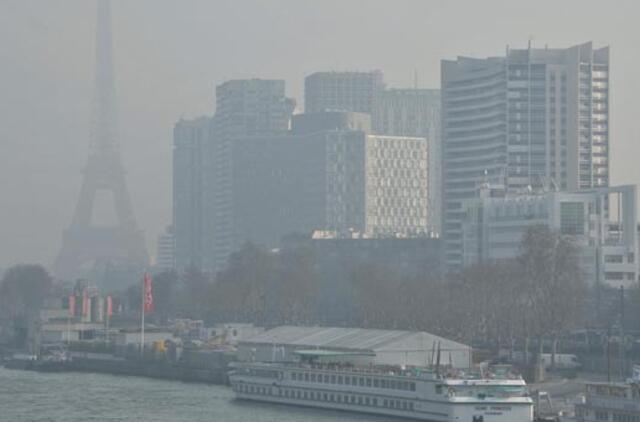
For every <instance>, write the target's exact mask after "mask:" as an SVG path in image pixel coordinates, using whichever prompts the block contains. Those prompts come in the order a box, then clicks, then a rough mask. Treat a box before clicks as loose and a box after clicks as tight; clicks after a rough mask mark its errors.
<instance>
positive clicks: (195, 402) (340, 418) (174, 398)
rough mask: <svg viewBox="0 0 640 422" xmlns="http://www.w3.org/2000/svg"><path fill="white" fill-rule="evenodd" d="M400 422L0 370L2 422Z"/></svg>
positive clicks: (168, 385) (159, 384)
mask: <svg viewBox="0 0 640 422" xmlns="http://www.w3.org/2000/svg"><path fill="white" fill-rule="evenodd" d="M26 421H28V422H45V421H47V422H49V421H50V422H58V421H60V422H86V421H141V422H205V421H206V422H297V421H301V422H364V421H370V422H399V421H398V420H397V419H389V418H379V417H372V416H367V415H356V414H350V413H343V412H332V411H324V410H316V409H305V408H298V407H289V406H278V405H269V404H257V403H249V402H242V401H235V400H233V394H232V392H231V390H230V389H228V388H226V387H221V386H212V385H205V384H187V383H181V382H175V381H160V380H153V379H146V378H138V377H116V376H112V375H101V374H86V373H52V374H45V373H39V372H31V371H20V370H9V369H4V368H2V367H0V422H26Z"/></svg>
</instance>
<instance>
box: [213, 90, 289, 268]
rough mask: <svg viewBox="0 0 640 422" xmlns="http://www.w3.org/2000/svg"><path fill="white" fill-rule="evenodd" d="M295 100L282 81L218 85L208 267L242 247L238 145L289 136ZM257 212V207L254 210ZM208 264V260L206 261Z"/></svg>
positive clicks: (223, 259) (219, 263) (225, 260)
mask: <svg viewBox="0 0 640 422" xmlns="http://www.w3.org/2000/svg"><path fill="white" fill-rule="evenodd" d="M294 108H295V101H294V100H292V99H290V98H287V97H286V96H285V83H284V81H283V80H264V79H249V80H232V81H228V82H225V83H223V84H222V85H219V86H218V87H217V88H216V113H215V116H214V119H213V135H212V139H211V144H210V148H209V150H208V151H207V152H206V153H205V154H206V158H205V161H206V163H207V166H208V168H207V170H206V171H205V183H206V185H207V186H205V188H204V191H205V193H206V196H205V198H204V200H203V201H204V202H203V213H204V214H203V215H204V216H206V217H205V218H204V220H205V224H204V229H203V236H204V238H205V241H206V242H212V243H211V244H210V245H208V244H205V247H204V251H205V252H204V253H206V254H207V259H211V261H210V265H206V267H208V268H212V269H214V270H216V269H220V268H222V267H223V266H224V265H225V264H226V262H227V258H228V257H229V255H230V254H231V252H233V250H234V249H235V248H236V247H237V246H238V245H236V243H237V241H238V240H237V236H236V233H235V232H236V228H235V221H234V219H235V215H236V213H237V211H238V210H237V207H236V206H235V203H234V187H233V186H234V167H235V165H234V144H235V143H236V142H237V141H238V140H239V139H242V138H247V137H254V136H274V135H281V134H285V133H286V132H287V131H288V130H289V127H290V122H291V115H292V113H293V110H294ZM254 212H259V210H254ZM205 264H206V263H205Z"/></svg>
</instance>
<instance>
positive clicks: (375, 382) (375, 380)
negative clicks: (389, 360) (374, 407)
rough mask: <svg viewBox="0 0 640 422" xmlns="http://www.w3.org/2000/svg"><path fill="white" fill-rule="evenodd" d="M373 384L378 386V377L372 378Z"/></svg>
mask: <svg viewBox="0 0 640 422" xmlns="http://www.w3.org/2000/svg"><path fill="white" fill-rule="evenodd" d="M373 386H374V387H375V388H378V387H379V386H380V380H379V379H378V378H374V379H373Z"/></svg>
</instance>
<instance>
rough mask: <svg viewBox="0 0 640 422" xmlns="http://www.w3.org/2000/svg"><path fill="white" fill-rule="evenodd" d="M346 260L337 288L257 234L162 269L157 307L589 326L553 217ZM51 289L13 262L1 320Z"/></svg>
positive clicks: (129, 302) (394, 324) (166, 314)
mask: <svg viewBox="0 0 640 422" xmlns="http://www.w3.org/2000/svg"><path fill="white" fill-rule="evenodd" d="M342 270H343V272H345V273H346V280H341V281H340V282H341V283H343V284H345V285H344V286H342V287H343V288H342V289H341V290H339V291H338V290H334V287H331V286H328V285H327V283H326V281H327V278H328V276H327V273H330V271H329V270H328V269H327V268H323V266H322V265H321V264H320V263H319V260H318V259H317V257H316V256H314V253H313V251H312V250H310V249H305V248H298V249H295V250H289V251H286V252H280V253H275V252H273V251H269V250H267V249H264V248H261V247H258V246H256V245H253V244H249V243H248V244H246V245H245V246H244V247H243V248H241V250H239V251H237V252H236V253H234V254H232V256H231V257H230V260H229V263H228V266H227V268H226V269H225V270H224V271H222V272H220V273H218V274H216V275H215V276H213V275H210V274H206V273H202V272H200V271H198V270H196V269H188V270H186V271H184V272H182V273H180V274H178V273H176V272H175V271H170V272H164V273H159V274H155V275H154V300H155V309H156V311H155V313H154V314H153V315H152V316H150V321H154V319H155V322H156V323H158V324H165V323H166V322H167V321H168V319H170V318H175V317H184V318H194V319H204V320H206V321H207V322H209V323H213V322H227V321H236V322H251V323H255V324H258V325H262V326H276V325H283V324H290V325H316V324H325V323H326V321H327V314H328V313H330V312H333V311H332V310H331V309H329V308H328V307H327V306H326V305H325V303H326V301H327V297H328V298H329V300H331V299H341V303H343V304H344V306H346V307H347V308H348V309H346V310H345V312H344V315H345V316H344V318H343V319H341V321H340V323H341V325H344V326H357V327H363V328H386V329H403V330H424V331H428V332H432V333H434V334H438V335H441V336H444V337H448V338H451V339H455V340H458V341H462V342H465V343H468V344H475V345H482V346H484V347H488V348H495V349H504V348H511V349H513V348H518V349H520V350H529V344H530V342H531V341H532V340H540V339H542V338H545V339H547V340H551V341H552V342H553V344H555V343H556V340H557V338H558V337H559V336H560V335H562V334H563V333H565V332H566V331H567V330H570V329H572V328H574V327H583V326H584V325H585V321H586V315H588V314H589V312H587V310H586V309H585V303H587V301H586V295H587V284H586V283H585V275H584V274H583V273H582V270H581V266H580V256H579V248H578V247H577V245H575V244H574V242H573V241H572V240H571V238H570V237H566V236H562V235H561V234H559V233H558V232H555V231H553V230H551V229H549V228H547V227H545V226H536V227H532V228H530V229H529V230H528V231H527V232H526V234H525V235H524V237H523V240H522V243H521V246H520V250H519V253H518V255H517V256H516V257H515V258H510V259H503V260H492V261H485V262H482V263H480V264H476V265H473V266H470V267H466V268H464V269H462V270H460V271H455V272H450V273H448V274H446V275H440V274H437V273H435V272H434V273H424V274H420V275H417V276H406V275H401V273H400V272H399V271H398V270H397V269H394V268H389V267H383V266H381V265H379V264H377V263H376V262H366V263H358V264H353V265H351V266H350V267H348V268H343V269H342ZM329 278H330V276H329ZM52 295H57V296H60V297H62V295H64V293H63V292H62V291H60V287H59V286H56V285H55V284H54V283H53V280H52V278H51V276H50V275H49V274H48V273H47V272H46V270H44V268H42V267H40V266H37V265H20V266H16V267H12V268H10V269H9V270H7V271H6V272H5V273H4V276H3V278H2V282H1V283H0V325H4V326H7V325H10V324H8V323H7V321H12V322H11V323H12V324H13V325H14V326H15V327H19V326H20V325H21V324H22V325H24V321H26V319H27V316H28V315H33V314H34V313H37V312H38V310H39V309H41V307H42V305H43V303H44V301H45V299H46V298H47V297H49V296H52ZM332 295H333V296H334V297H332ZM117 296H118V297H117V299H118V301H119V302H120V303H122V304H124V305H125V306H124V307H125V310H126V309H128V310H129V312H131V313H135V312H138V311H139V307H140V302H141V298H140V287H139V285H138V284H136V285H134V286H132V287H131V288H130V289H129V290H127V291H126V292H122V293H120V294H119V295H117ZM337 296H340V297H337ZM628 297H629V305H630V306H628V307H627V314H628V315H631V318H633V315H635V314H638V316H640V289H638V288H636V289H635V290H633V291H631V292H628ZM2 321H4V324H3V322H2ZM21 321H22V322H21ZM636 321H637V318H636ZM639 328H640V327H639ZM537 344H538V345H542V342H541V341H537Z"/></svg>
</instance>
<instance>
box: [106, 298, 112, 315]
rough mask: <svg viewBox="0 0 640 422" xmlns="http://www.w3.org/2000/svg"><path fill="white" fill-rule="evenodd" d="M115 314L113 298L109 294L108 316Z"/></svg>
mask: <svg viewBox="0 0 640 422" xmlns="http://www.w3.org/2000/svg"><path fill="white" fill-rule="evenodd" d="M111 315H113V299H112V298H111V296H107V316H108V317H110V316H111Z"/></svg>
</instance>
